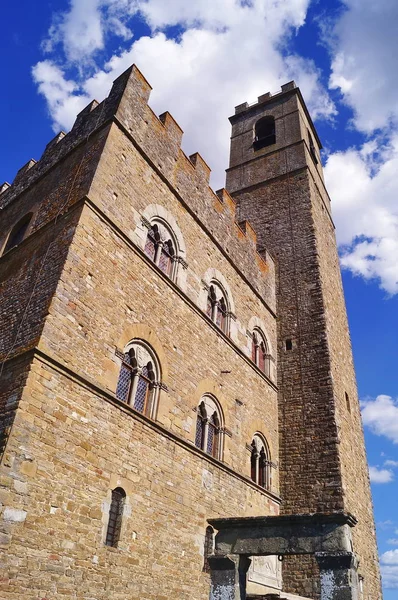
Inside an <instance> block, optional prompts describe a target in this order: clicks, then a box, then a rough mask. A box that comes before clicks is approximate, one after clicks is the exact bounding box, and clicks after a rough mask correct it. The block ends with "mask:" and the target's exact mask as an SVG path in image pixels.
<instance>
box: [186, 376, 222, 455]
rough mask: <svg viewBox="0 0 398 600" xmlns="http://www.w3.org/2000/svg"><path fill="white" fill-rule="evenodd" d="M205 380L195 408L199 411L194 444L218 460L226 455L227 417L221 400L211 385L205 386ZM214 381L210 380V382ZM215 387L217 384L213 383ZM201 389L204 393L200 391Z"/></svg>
mask: <svg viewBox="0 0 398 600" xmlns="http://www.w3.org/2000/svg"><path fill="white" fill-rule="evenodd" d="M205 381H206V380H204V381H202V382H201V384H200V386H198V387H199V388H200V390H199V389H197V390H196V391H197V394H195V396H196V395H197V396H199V398H198V400H197V404H196V406H195V407H194V410H195V411H196V413H197V418H196V427H195V437H194V444H195V446H196V447H197V448H199V449H200V450H202V451H203V452H205V453H206V454H209V455H210V456H213V457H214V458H216V459H218V460H222V459H223V455H224V434H225V428H224V424H225V418H224V412H223V409H222V405H221V403H220V400H219V398H218V394H217V396H216V395H215V394H213V393H212V392H211V391H209V387H208V386H205ZM212 383H213V382H211V381H208V384H212ZM211 387H212V388H213V389H214V388H215V387H216V386H215V385H214V384H213V385H211ZM199 391H201V392H202V393H198V392H199Z"/></svg>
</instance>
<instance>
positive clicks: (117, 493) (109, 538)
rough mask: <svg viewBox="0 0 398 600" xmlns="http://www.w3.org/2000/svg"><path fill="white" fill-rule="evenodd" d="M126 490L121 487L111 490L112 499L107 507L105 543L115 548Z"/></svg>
mask: <svg viewBox="0 0 398 600" xmlns="http://www.w3.org/2000/svg"><path fill="white" fill-rule="evenodd" d="M125 499H126V492H125V491H124V489H123V488H120V487H117V488H115V489H114V490H112V500H111V505H110V507H109V518H108V527H107V530H106V538H105V545H106V546H113V547H114V548H117V545H118V542H119V539H120V531H121V528H122V518H123V509H124V502H125Z"/></svg>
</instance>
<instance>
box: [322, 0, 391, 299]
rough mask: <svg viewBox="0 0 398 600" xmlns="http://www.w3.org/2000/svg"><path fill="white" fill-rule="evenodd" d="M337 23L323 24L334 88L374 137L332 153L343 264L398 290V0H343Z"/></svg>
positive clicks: (330, 180) (330, 175) (330, 174)
mask: <svg viewBox="0 0 398 600" xmlns="http://www.w3.org/2000/svg"><path fill="white" fill-rule="evenodd" d="M343 3H344V7H345V10H343V11H342V13H340V15H339V18H338V19H337V20H336V22H335V24H334V26H331V24H330V21H328V22H327V24H326V25H324V24H323V36H324V38H325V39H326V40H327V42H328V43H329V48H330V51H331V57H332V64H331V76H330V81H329V85H330V87H331V88H334V89H338V90H339V91H340V92H341V94H342V98H343V102H345V103H346V104H347V105H348V106H349V107H350V108H352V110H353V119H352V124H353V125H354V127H355V128H356V129H357V130H359V131H361V132H363V133H364V134H365V135H367V136H373V137H372V138H370V141H368V142H367V143H365V144H364V145H363V146H362V148H350V149H348V150H346V151H345V152H339V153H335V154H332V155H331V156H330V157H329V159H328V162H327V167H326V173H325V174H326V181H327V184H328V187H329V191H330V193H331V197H332V201H333V207H334V215H335V219H336V231H337V235H338V238H339V241H340V243H341V244H343V245H345V246H344V247H343V250H342V259H341V263H342V266H343V267H345V268H347V269H350V270H351V271H352V272H353V273H354V274H355V275H360V276H362V277H363V278H364V279H366V280H374V279H376V280H379V284H380V287H381V288H382V289H384V290H385V291H387V293H388V294H391V295H392V294H396V293H398V261H397V256H398V206H397V202H396V198H397V195H398V181H397V178H396V173H397V170H398V141H397V139H398V131H397V129H398V70H397V69H396V64H395V62H396V56H397V54H398V36H397V35H396V23H397V19H398V3H397V2H394V1H392V0H379V1H378V2H377V3H375V2H374V1H373V0H343Z"/></svg>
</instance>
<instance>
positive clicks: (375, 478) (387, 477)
mask: <svg viewBox="0 0 398 600" xmlns="http://www.w3.org/2000/svg"><path fill="white" fill-rule="evenodd" d="M369 476H370V481H371V482H372V483H390V482H391V481H393V480H394V473H393V472H392V471H391V470H390V469H379V468H378V467H369Z"/></svg>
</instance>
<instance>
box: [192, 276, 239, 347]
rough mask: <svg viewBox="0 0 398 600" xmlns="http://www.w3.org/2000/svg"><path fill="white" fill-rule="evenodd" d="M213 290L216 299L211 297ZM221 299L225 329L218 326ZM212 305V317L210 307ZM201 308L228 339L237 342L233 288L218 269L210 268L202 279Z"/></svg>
mask: <svg viewBox="0 0 398 600" xmlns="http://www.w3.org/2000/svg"><path fill="white" fill-rule="evenodd" d="M212 288H213V290H214V292H215V297H211V292H212ZM221 298H223V301H224V302H225V309H224V311H223V312H224V314H225V321H224V323H223V327H220V326H219V325H218V324H217V316H218V308H219V306H220V302H221ZM209 302H210V304H211V315H210V314H209V313H210V305H209ZM198 303H199V307H200V308H201V309H202V310H203V312H204V313H206V315H207V316H208V318H209V319H211V321H212V322H213V323H214V324H215V325H216V327H217V328H218V329H219V330H220V331H222V332H223V333H224V334H225V335H226V336H227V337H229V338H231V339H232V340H234V341H237V340H236V316H235V306H234V302H233V296H232V292H231V288H230V287H229V285H228V282H227V280H226V278H225V277H224V276H223V275H222V273H220V271H218V270H217V269H214V268H210V269H208V270H207V271H206V273H205V275H204V276H203V279H202V289H201V292H200V294H199V302H198Z"/></svg>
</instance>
